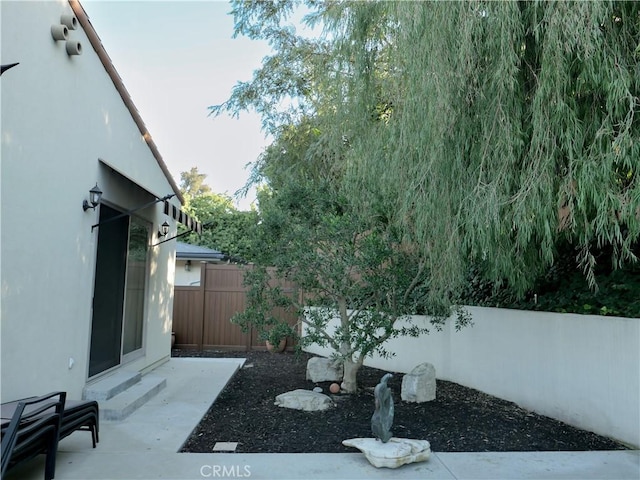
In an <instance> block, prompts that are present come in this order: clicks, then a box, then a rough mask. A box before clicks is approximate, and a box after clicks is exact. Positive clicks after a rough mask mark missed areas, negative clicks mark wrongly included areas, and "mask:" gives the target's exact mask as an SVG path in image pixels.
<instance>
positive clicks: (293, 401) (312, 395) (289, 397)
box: [275, 389, 333, 412]
mask: <svg viewBox="0 0 640 480" xmlns="http://www.w3.org/2000/svg"><path fill="white" fill-rule="evenodd" d="M275 404H276V405H277V406H279V407H284V408H293V409H295V410H304V411H306V412H316V411H319V410H326V409H328V408H330V407H331V406H333V402H332V401H331V398H330V397H328V396H327V395H325V394H324V393H317V392H312V391H311V390H304V389H298V390H293V391H291V392H286V393H281V394H280V395H278V396H277V397H276V401H275Z"/></svg>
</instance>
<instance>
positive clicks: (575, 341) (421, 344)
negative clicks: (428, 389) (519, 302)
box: [303, 307, 640, 447]
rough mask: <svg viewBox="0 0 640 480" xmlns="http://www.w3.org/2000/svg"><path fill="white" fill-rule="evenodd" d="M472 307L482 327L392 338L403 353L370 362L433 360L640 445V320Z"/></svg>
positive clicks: (494, 390)
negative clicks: (418, 336)
mask: <svg viewBox="0 0 640 480" xmlns="http://www.w3.org/2000/svg"><path fill="white" fill-rule="evenodd" d="M467 308H468V310H469V312H470V313H471V314H472V316H473V321H474V326H472V327H467V328H465V329H463V330H461V331H460V332H456V331H455V328H454V325H453V322H452V321H448V322H447V324H446V326H445V327H444V329H443V330H442V331H441V332H438V331H436V330H435V329H431V333H430V334H429V335H425V336H422V337H420V338H398V339H394V340H391V341H389V342H388V344H387V349H388V350H389V351H391V352H395V354H396V355H395V357H393V358H391V359H383V358H380V357H377V356H376V357H370V358H367V360H366V361H365V365H367V366H371V367H375V368H380V369H383V370H387V371H391V372H402V373H406V372H408V371H410V370H411V369H412V368H413V367H415V366H416V365H418V364H420V363H422V362H429V363H432V364H433V365H434V366H435V368H436V374H437V377H438V378H440V379H443V380H450V381H453V382H456V383H459V384H461V385H464V386H467V387H471V388H475V389H477V390H481V391H483V392H485V393H488V394H490V395H494V396H496V397H499V398H503V399H505V400H509V401H512V402H515V403H517V404H518V405H520V406H521V407H523V408H526V409H529V410H533V411H535V412H537V413H540V414H542V415H546V416H549V417H552V418H555V419H558V420H561V421H563V422H565V423H568V424H570V425H573V426H576V427H578V428H581V429H585V430H588V431H592V432H595V433H598V434H600V435H605V436H607V437H611V438H614V439H616V440H620V441H622V442H625V443H628V444H631V445H632V446H635V447H638V446H640V319H629V318H619V317H599V316H591V315H576V314H556V313H548V312H529V311H521V310H506V309H498V308H480V307H467ZM413 319H414V321H415V322H418V323H422V324H423V325H427V323H428V321H427V319H426V318H425V317H413ZM303 333H304V329H303ZM306 350H307V351H308V352H310V353H315V354H317V355H323V356H328V355H330V354H331V353H332V352H331V350H329V349H323V348H319V347H317V346H315V345H313V346H311V347H309V348H307V349H306Z"/></svg>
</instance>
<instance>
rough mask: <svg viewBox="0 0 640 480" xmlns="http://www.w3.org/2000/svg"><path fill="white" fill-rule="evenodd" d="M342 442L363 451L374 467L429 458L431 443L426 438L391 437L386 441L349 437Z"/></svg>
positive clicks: (389, 466) (391, 466)
mask: <svg viewBox="0 0 640 480" xmlns="http://www.w3.org/2000/svg"><path fill="white" fill-rule="evenodd" d="M342 444H343V445H345V446H347V447H354V448H357V449H358V450H360V451H361V452H362V453H364V456H365V457H366V458H367V460H369V463H371V465H373V466H374V467H376V468H381V467H385V468H398V467H400V466H402V465H406V464H407V463H415V462H424V461H426V460H429V457H430V455H431V445H430V444H429V442H427V441H426V440H412V439H409V438H396V437H391V439H390V440H389V441H388V442H387V443H383V442H381V441H380V440H377V439H375V438H351V439H349V440H343V441H342Z"/></svg>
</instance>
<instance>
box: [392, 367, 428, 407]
mask: <svg viewBox="0 0 640 480" xmlns="http://www.w3.org/2000/svg"><path fill="white" fill-rule="evenodd" d="M400 396H401V398H402V400H403V401H405V402H418V403H421V402H429V401H431V400H435V399H436V369H435V367H434V366H433V365H431V364H430V363H421V364H420V365H418V366H417V367H415V368H414V369H413V370H411V372H409V373H407V374H406V375H405V376H404V377H402V390H401V392H400Z"/></svg>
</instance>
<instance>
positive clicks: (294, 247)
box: [232, 179, 468, 393]
mask: <svg viewBox="0 0 640 480" xmlns="http://www.w3.org/2000/svg"><path fill="white" fill-rule="evenodd" d="M298 180H299V179H298ZM260 215H261V224H260V228H259V233H258V238H257V239H256V242H255V245H256V246H257V247H258V248H257V250H258V251H259V252H254V254H253V257H254V258H256V259H257V263H256V264H255V265H253V266H252V267H251V268H249V269H247V272H246V276H245V284H246V285H247V286H248V288H249V291H248V306H247V309H246V310H245V311H244V312H242V313H240V314H237V315H236V316H235V317H234V318H233V320H232V321H233V322H235V323H237V324H239V325H241V326H242V327H243V329H245V330H247V329H248V328H250V327H251V326H255V327H257V328H258V330H259V331H262V332H267V331H268V330H269V329H271V328H273V327H274V326H275V325H277V324H279V323H280V322H281V320H280V319H279V318H278V316H277V314H274V311H275V312H277V311H278V309H287V310H291V311H294V312H296V313H297V314H298V318H299V321H300V322H301V323H304V324H305V326H306V328H305V336H304V337H302V338H301V339H300V340H299V344H300V345H301V346H305V345H309V344H313V343H315V344H318V345H321V346H329V347H330V348H331V349H332V350H333V352H334V355H335V356H336V357H337V358H338V359H339V360H340V361H342V362H343V364H344V379H343V385H342V387H343V389H344V390H345V391H347V392H350V393H353V392H355V391H356V389H357V382H356V376H357V372H358V369H359V368H360V367H361V366H362V364H363V361H364V360H365V358H366V357H367V356H369V355H372V354H374V353H377V354H380V355H382V356H390V355H393V354H394V352H390V351H388V350H387V349H385V343H386V342H387V340H389V339H391V338H395V337H398V336H404V335H409V336H414V337H415V336H418V335H420V334H423V333H428V328H427V327H428V326H429V322H427V321H425V322H424V323H412V322H411V316H410V315H411V314H420V313H429V314H432V315H431V316H430V317H429V318H430V323H431V324H432V325H433V326H435V327H439V326H440V325H441V324H442V323H443V322H444V320H445V319H446V318H447V317H448V316H449V313H450V309H449V308H448V307H445V306H441V307H439V306H438V305H434V304H432V303H431V304H430V303H429V302H430V300H429V295H428V287H429V272H428V271H427V269H426V267H425V262H424V260H423V259H422V258H421V257H420V254H419V251H420V249H417V248H415V247H414V246H413V245H411V244H410V243H407V242H403V241H402V239H401V238H399V237H398V236H397V235H396V232H395V231H394V229H393V228H392V227H391V226H390V225H389V224H388V222H386V221H385V220H384V217H382V216H371V215H369V214H367V215H366V216H365V215H363V214H360V213H358V212H357V211H356V210H355V209H354V208H352V206H351V205H350V203H349V198H348V196H346V195H340V194H338V193H337V192H335V190H334V188H333V186H332V185H331V184H329V183H327V182H325V183H322V182H319V181H318V180H317V179H316V180H315V181H314V182H309V183H306V184H305V183H303V182H300V181H297V182H295V183H290V184H287V185H281V186H280V187H279V188H278V191H277V192H273V191H272V192H271V193H267V192H265V191H263V192H262V194H261V197H260ZM269 267H274V268H269ZM278 279H286V280H288V281H290V282H293V284H294V285H296V288H297V291H295V292H291V291H286V290H285V289H283V288H281V287H279V286H278V281H277V280H278ZM336 318H337V319H338V320H339V321H338V324H337V327H335V328H334V326H335V323H334V320H335V319H336ZM456 322H457V325H458V327H461V326H463V325H465V324H466V323H468V318H467V316H466V315H465V314H464V312H462V311H459V312H458V315H457V320H456Z"/></svg>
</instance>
